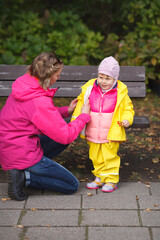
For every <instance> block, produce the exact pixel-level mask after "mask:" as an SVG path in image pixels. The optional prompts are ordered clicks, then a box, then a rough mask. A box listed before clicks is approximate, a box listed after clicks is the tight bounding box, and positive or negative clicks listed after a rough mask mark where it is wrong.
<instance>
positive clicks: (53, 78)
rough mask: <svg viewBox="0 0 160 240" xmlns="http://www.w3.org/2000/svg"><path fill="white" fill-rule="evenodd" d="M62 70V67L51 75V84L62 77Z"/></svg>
mask: <svg viewBox="0 0 160 240" xmlns="http://www.w3.org/2000/svg"><path fill="white" fill-rule="evenodd" d="M61 72H62V68H60V69H59V70H58V71H57V72H55V73H54V74H53V75H52V76H51V82H50V83H51V85H52V84H53V83H55V82H56V81H57V79H58V78H60V74H61Z"/></svg>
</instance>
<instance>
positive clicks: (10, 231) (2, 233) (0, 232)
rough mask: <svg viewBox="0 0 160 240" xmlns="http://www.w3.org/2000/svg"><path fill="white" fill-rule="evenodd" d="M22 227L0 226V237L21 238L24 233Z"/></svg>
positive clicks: (15, 239) (11, 239)
mask: <svg viewBox="0 0 160 240" xmlns="http://www.w3.org/2000/svg"><path fill="white" fill-rule="evenodd" d="M22 231H23V230H22V228H14V227H0V239H1V240H18V239H19V240H20V239H21V234H22Z"/></svg>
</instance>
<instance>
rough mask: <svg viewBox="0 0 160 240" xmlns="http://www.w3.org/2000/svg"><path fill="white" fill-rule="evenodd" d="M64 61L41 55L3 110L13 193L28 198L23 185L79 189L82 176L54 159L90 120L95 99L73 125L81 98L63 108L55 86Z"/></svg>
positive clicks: (0, 120)
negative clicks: (57, 104) (56, 102)
mask: <svg viewBox="0 0 160 240" xmlns="http://www.w3.org/2000/svg"><path fill="white" fill-rule="evenodd" d="M62 67H63V62H62V61H61V60H59V58H58V57H57V56H56V54H55V53H54V52H52V53H42V54H40V55H39V56H37V57H36V58H35V59H34V61H33V62H32V64H31V65H30V66H29V68H28V72H27V73H25V74H24V75H23V76H20V77H19V78H17V79H16V81H15V82H14V83H13V85H12V93H11V94H10V96H9V97H8V99H7V101H6V104H5V106H4V107H3V108H2V110H1V112H0V164H1V166H2V168H3V169H4V170H5V171H7V176H8V180H9V185H8V195H9V196H10V197H11V198H12V199H16V200H19V201H20V200H24V199H26V195H25V193H23V192H22V189H23V187H24V186H25V187H27V186H30V187H34V188H38V189H48V190H53V191H58V192H62V193H66V194H71V193H74V192H75V191H76V190H77V189H78V180H77V179H76V178H75V177H74V176H73V175H72V174H71V173H70V172H69V171H68V170H67V169H65V168H64V167H63V166H61V165H59V164H58V163H56V162H54V161H53V160H51V159H50V158H53V157H54V156H56V155H57V154H58V153H60V152H62V151H63V150H64V149H65V148H66V147H67V146H68V144H70V143H71V142H73V141H74V140H75V139H76V138H77V136H78V134H79V133H80V132H81V130H82V129H83V128H84V126H85V124H86V123H88V122H89V121H90V116H89V114H88V113H89V104H86V105H85V106H84V108H83V109H82V114H81V115H80V116H79V117H78V118H77V119H76V120H75V121H73V122H71V123H69V124H67V123H66V122H65V120H64V119H63V118H66V117H69V116H70V115H71V114H72V112H73V110H74V108H75V106H76V104H77V100H76V99H75V100H73V101H72V102H71V104H70V105H69V107H60V108H57V107H55V106H54V103H53V100H52V98H53V96H54V94H55V92H56V91H57V89H50V88H49V87H50V86H51V85H52V84H54V83H55V82H56V81H57V79H58V78H59V76H60V73H61V71H62Z"/></svg>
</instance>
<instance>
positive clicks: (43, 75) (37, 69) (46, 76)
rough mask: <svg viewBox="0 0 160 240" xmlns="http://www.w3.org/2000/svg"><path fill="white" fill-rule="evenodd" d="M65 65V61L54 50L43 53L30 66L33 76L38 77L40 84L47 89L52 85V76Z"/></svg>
mask: <svg viewBox="0 0 160 240" xmlns="http://www.w3.org/2000/svg"><path fill="white" fill-rule="evenodd" d="M62 67H63V62H62V61H61V60H60V59H59V58H58V57H57V55H56V54H55V53H54V52H51V53H48V52H46V53H41V54H40V55H38V56H37V57H36V58H35V59H34V60H33V62H32V64H31V65H30V66H29V68H28V70H29V72H30V74H31V76H34V77H36V78H38V80H39V84H40V85H41V87H43V88H44V89H45V90H47V88H48V87H49V86H50V80H51V76H52V75H53V74H54V73H56V72H57V71H58V70H59V69H61V68H62Z"/></svg>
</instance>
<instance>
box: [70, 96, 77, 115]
mask: <svg viewBox="0 0 160 240" xmlns="http://www.w3.org/2000/svg"><path fill="white" fill-rule="evenodd" d="M77 101H78V100H77V98H75V99H74V100H73V101H72V102H71V103H70V105H69V107H68V113H69V115H71V114H72V113H73V111H74V109H75V107H76V105H77Z"/></svg>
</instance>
